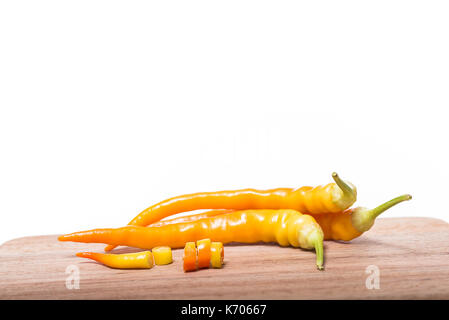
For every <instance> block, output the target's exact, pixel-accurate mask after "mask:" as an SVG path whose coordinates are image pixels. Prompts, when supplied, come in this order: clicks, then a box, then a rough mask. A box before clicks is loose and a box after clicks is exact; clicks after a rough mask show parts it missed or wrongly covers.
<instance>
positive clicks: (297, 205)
mask: <svg viewBox="0 0 449 320" xmlns="http://www.w3.org/2000/svg"><path fill="white" fill-rule="evenodd" d="M332 178H333V179H334V181H335V183H329V184H327V185H325V186H317V187H309V186H306V187H301V188H298V189H293V188H277V189H270V190H255V189H241V190H232V191H217V192H201V193H194V194H188V195H182V196H178V197H174V198H170V199H168V200H164V201H162V202H159V203H157V204H155V205H153V206H151V207H149V208H147V209H145V210H144V211H142V212H141V213H140V214H138V215H137V216H136V217H135V218H134V219H133V220H132V221H131V222H129V223H128V225H135V226H147V225H149V224H151V223H154V222H156V221H159V220H161V219H163V218H165V217H167V216H170V215H173V214H177V213H180V212H186V211H192V210H198V209H235V210H244V209H294V210H297V211H299V212H302V213H306V214H320V213H328V212H340V211H342V210H345V209H347V208H349V207H350V206H351V205H352V204H353V203H354V202H355V200H356V198H357V189H356V188H355V186H353V185H352V184H351V183H349V182H344V181H343V180H341V179H340V177H339V176H338V174H337V173H335V172H334V173H333V174H332ZM114 248H115V246H107V247H106V248H105V250H106V251H110V250H112V249H114Z"/></svg>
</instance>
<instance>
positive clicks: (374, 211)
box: [369, 194, 412, 220]
mask: <svg viewBox="0 0 449 320" xmlns="http://www.w3.org/2000/svg"><path fill="white" fill-rule="evenodd" d="M411 198H412V196H411V195H409V194H404V195H402V196H399V197H396V198H394V199H391V200H390V201H387V202H385V203H383V204H381V205H380V206H378V207H375V208H374V209H371V210H369V217H370V218H371V219H372V220H374V219H376V218H377V217H378V216H379V215H380V214H381V213H382V212H384V211H385V210H387V209H390V208H391V207H392V206H395V205H397V204H398V203H401V202H403V201H407V200H410V199H411Z"/></svg>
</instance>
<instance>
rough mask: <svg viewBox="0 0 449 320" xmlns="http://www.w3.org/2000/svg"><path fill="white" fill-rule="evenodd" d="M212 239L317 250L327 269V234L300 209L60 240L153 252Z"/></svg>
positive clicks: (253, 212)
mask: <svg viewBox="0 0 449 320" xmlns="http://www.w3.org/2000/svg"><path fill="white" fill-rule="evenodd" d="M205 238H209V239H211V240H212V241H214V242H223V243H229V242H242V243H256V242H261V241H263V242H277V243H278V244H280V245H281V246H288V245H291V246H293V247H300V248H303V249H315V252H316V264H317V267H318V268H319V269H322V268H323V231H322V230H321V227H320V226H319V224H318V223H317V222H316V221H315V219H314V218H313V217H312V216H310V215H306V214H302V213H300V212H298V211H296V210H291V209H280V210H269V209H268V210H242V211H234V212H231V213H227V214H224V215H218V216H214V217H210V218H206V219H200V220H197V221H194V222H186V223H177V224H171V225H165V226H161V227H141V226H126V227H122V228H117V229H94V230H89V231H82V232H75V233H72V234H68V235H63V236H60V237H59V240H60V241H75V242H87V243H90V242H99V243H106V244H111V245H126V246H131V247H137V248H144V249H151V248H153V247H156V246H169V247H171V248H182V247H184V244H185V243H186V242H191V241H197V240H200V239H205Z"/></svg>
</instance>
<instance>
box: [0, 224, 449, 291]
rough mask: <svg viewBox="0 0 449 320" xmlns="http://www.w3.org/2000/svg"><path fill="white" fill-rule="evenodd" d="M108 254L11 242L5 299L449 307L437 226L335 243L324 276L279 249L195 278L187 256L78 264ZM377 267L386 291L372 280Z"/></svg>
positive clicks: (445, 235) (41, 239) (307, 258)
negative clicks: (442, 303) (418, 302)
mask: <svg viewBox="0 0 449 320" xmlns="http://www.w3.org/2000/svg"><path fill="white" fill-rule="evenodd" d="M103 247H104V246H103V245H101V244H80V243H68V242H58V241H57V236H56V235H52V236H51V235H50V236H38V237H27V238H20V239H15V240H11V241H9V242H6V243H5V244H3V245H2V246H0V299H449V224H447V223H446V222H444V221H441V220H436V219H429V218H385V219H379V220H378V221H376V224H375V226H374V227H373V229H372V230H370V231H368V232H367V233H366V234H364V235H363V236H362V237H360V238H358V239H356V240H353V241H352V242H351V243H339V242H330V241H327V242H325V270H324V271H318V270H316V268H315V254H314V252H313V251H305V250H301V249H295V248H281V247H279V246H277V245H274V244H260V245H259V244H258V245H239V244H236V245H229V246H226V247H225V262H226V265H225V267H224V268H223V269H204V270H200V271H197V272H192V273H184V272H183V271H182V250H174V252H173V257H174V263H173V264H171V265H168V266H155V267H154V268H153V269H149V270H115V269H110V268H107V267H105V266H103V265H100V264H98V263H96V262H91V261H89V260H85V259H81V258H77V257H76V256H75V253H76V252H78V251H88V250H89V251H98V252H102V249H103ZM131 251H136V250H134V249H132V248H123V247H122V248H121V249H117V250H116V252H118V253H123V252H131ZM370 266H371V267H370ZM372 266H374V267H372ZM68 267H69V270H70V268H72V270H76V269H78V270H79V289H76V288H73V289H67V287H66V280H67V277H69V276H70V275H74V274H73V273H72V274H70V273H69V274H66V270H67V268H68ZM376 267H377V268H378V270H379V289H376V288H375V282H374V281H373V279H372V277H373V276H374V274H373V273H367V268H368V271H369V270H374V269H375V268H376ZM370 276H371V278H370V279H368V284H371V285H369V287H371V288H372V289H368V288H367V285H366V283H367V278H368V277H370ZM68 282H69V285H72V287H73V285H74V283H75V282H73V281H68ZM373 284H374V288H373Z"/></svg>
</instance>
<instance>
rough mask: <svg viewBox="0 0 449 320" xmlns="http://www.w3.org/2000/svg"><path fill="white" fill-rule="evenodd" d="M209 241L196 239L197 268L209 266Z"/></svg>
mask: <svg viewBox="0 0 449 320" xmlns="http://www.w3.org/2000/svg"><path fill="white" fill-rule="evenodd" d="M210 243H211V242H210V239H203V240H198V241H197V242H196V247H197V250H198V269H201V268H209V265H210Z"/></svg>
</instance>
